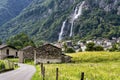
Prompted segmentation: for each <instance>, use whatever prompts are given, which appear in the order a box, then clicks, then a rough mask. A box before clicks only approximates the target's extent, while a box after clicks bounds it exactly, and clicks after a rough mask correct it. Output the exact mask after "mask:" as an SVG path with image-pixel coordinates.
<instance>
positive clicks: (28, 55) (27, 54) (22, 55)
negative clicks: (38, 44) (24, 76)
mask: <svg viewBox="0 0 120 80" xmlns="http://www.w3.org/2000/svg"><path fill="white" fill-rule="evenodd" d="M34 50H35V48H34V47H32V46H27V47H25V48H23V49H22V50H20V51H19V62H20V63H24V61H25V60H26V59H29V60H34Z"/></svg>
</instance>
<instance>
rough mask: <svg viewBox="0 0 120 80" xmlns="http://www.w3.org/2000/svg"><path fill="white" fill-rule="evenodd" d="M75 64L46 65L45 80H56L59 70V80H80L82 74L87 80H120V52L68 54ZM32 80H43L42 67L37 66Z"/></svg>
mask: <svg viewBox="0 0 120 80" xmlns="http://www.w3.org/2000/svg"><path fill="white" fill-rule="evenodd" d="M67 55H69V56H72V57H73V58H72V60H73V62H75V63H66V64H65V63H64V64H44V66H45V69H46V70H45V71H46V72H45V74H46V75H45V76H46V77H45V80H55V75H56V68H59V80H80V77H81V72H84V73H85V80H120V67H119V66H120V52H80V53H74V54H67ZM36 69H37V71H36V73H35V75H34V76H33V77H32V80H42V76H41V73H40V72H41V71H40V65H37V66H36Z"/></svg>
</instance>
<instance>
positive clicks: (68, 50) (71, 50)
mask: <svg viewBox="0 0 120 80" xmlns="http://www.w3.org/2000/svg"><path fill="white" fill-rule="evenodd" d="M74 52H75V50H74V49H73V48H67V50H66V53H74Z"/></svg>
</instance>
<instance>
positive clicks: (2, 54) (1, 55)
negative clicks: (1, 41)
mask: <svg viewBox="0 0 120 80" xmlns="http://www.w3.org/2000/svg"><path fill="white" fill-rule="evenodd" d="M7 57H18V51H17V49H16V48H14V47H11V46H8V45H0V59H5V58H7Z"/></svg>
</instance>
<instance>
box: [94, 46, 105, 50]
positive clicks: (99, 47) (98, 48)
mask: <svg viewBox="0 0 120 80" xmlns="http://www.w3.org/2000/svg"><path fill="white" fill-rule="evenodd" d="M94 49H95V51H104V48H103V47H102V46H95V47H94Z"/></svg>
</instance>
